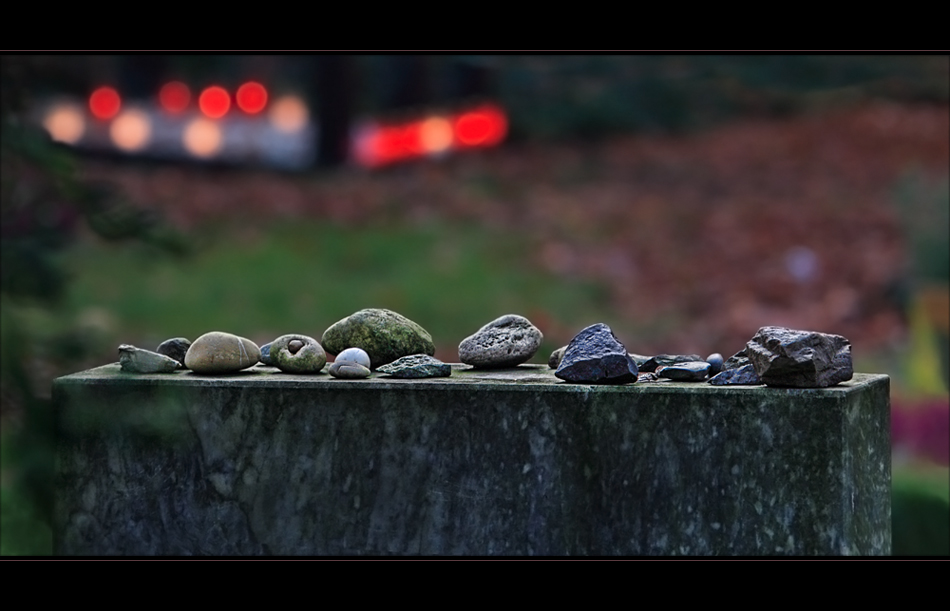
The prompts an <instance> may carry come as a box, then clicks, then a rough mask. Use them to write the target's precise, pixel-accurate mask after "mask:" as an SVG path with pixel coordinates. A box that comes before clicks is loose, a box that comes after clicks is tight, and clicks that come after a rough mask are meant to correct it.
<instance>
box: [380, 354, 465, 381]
mask: <svg viewBox="0 0 950 611" xmlns="http://www.w3.org/2000/svg"><path fill="white" fill-rule="evenodd" d="M376 371H378V372H379V373H385V374H387V375H390V376H392V377H394V378H446V377H448V376H450V375H452V366H451V365H449V364H447V363H443V362H442V361H440V360H439V359H437V358H435V357H432V356H429V355H428V354H413V355H410V356H404V357H402V358H400V359H396V360H395V361H393V362H392V363H389V364H388V365H383V366H382V367H379V368H378V369H377V370H376Z"/></svg>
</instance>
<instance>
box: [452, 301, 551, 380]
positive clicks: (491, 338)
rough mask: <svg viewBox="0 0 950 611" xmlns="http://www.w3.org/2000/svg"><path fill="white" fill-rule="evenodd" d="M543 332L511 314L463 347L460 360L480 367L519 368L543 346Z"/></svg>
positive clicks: (488, 327)
mask: <svg viewBox="0 0 950 611" xmlns="http://www.w3.org/2000/svg"><path fill="white" fill-rule="evenodd" d="M542 339H544V336H543V335H542V333H541V331H540V330H539V329H538V328H537V327H535V326H534V325H532V324H531V321H529V320H528V319H527V318H525V317H524V316H518V315H517V314H507V315H505V316H500V317H498V318H496V319H495V320H493V321H491V322H490V323H488V324H486V325H485V326H483V327H482V328H481V329H479V330H478V331H476V332H475V333H474V334H472V335H470V336H468V337H466V338H465V339H464V340H462V343H460V344H459V360H460V361H461V362H463V363H465V364H467V365H472V366H473V367H478V368H486V369H489V368H498V367H517V366H518V365H520V364H521V363H524V362H526V361H528V360H529V359H530V358H531V357H532V356H534V353H535V352H537V351H538V348H539V347H540V346H541V340H542Z"/></svg>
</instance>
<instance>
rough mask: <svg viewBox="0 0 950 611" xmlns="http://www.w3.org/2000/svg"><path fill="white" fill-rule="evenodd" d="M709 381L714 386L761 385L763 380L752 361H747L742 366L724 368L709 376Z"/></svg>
mask: <svg viewBox="0 0 950 611" xmlns="http://www.w3.org/2000/svg"><path fill="white" fill-rule="evenodd" d="M709 383H710V384H712V385H713V386H760V385H761V384H762V380H761V379H760V378H759V374H757V373H756V372H755V367H753V366H752V363H746V364H745V365H742V366H740V367H735V368H732V369H723V370H722V371H720V372H719V373H717V374H716V375H714V376H713V377H711V378H709Z"/></svg>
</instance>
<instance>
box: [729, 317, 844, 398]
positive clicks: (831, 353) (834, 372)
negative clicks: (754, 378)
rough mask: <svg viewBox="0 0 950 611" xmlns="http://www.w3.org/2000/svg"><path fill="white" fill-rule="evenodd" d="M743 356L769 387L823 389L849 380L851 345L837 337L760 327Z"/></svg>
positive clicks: (812, 332)
mask: <svg viewBox="0 0 950 611" xmlns="http://www.w3.org/2000/svg"><path fill="white" fill-rule="evenodd" d="M746 354H747V355H748V356H749V361H751V362H752V365H753V366H754V367H755V372H756V373H757V374H759V377H760V378H762V381H763V382H765V383H766V384H767V385H769V386H784V387H792V388H826V387H828V386H834V385H835V384H838V383H839V382H845V381H847V380H850V379H851V377H852V375H853V373H854V368H853V366H852V363H851V342H849V341H848V340H847V339H845V338H844V337H842V336H840V335H832V334H829V333H818V332H816V331H798V330H795V329H786V328H785V327H762V328H761V329H759V330H758V332H757V333H756V334H755V336H754V337H753V338H752V339H751V340H749V342H747V343H746Z"/></svg>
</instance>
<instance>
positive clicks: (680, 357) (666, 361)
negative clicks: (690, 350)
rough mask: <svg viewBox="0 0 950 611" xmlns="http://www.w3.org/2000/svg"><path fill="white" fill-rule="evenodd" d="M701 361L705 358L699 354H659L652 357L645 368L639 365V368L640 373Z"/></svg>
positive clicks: (644, 365)
mask: <svg viewBox="0 0 950 611" xmlns="http://www.w3.org/2000/svg"><path fill="white" fill-rule="evenodd" d="M701 360H703V358H702V357H701V356H699V355H698V354H658V355H656V356H653V357H650V358H649V359H648V360H647V361H646V362H645V363H643V366H640V365H639V363H638V364H637V366H638V367H639V368H640V371H656V370H657V368H658V367H666V366H667V365H675V364H676V363H693V362H695V361H701Z"/></svg>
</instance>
